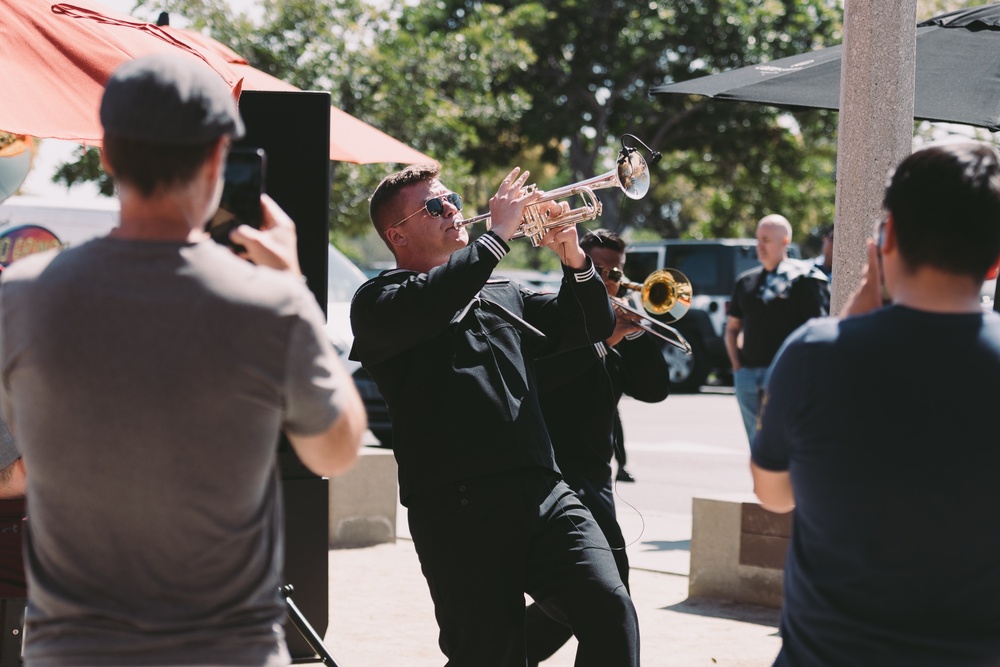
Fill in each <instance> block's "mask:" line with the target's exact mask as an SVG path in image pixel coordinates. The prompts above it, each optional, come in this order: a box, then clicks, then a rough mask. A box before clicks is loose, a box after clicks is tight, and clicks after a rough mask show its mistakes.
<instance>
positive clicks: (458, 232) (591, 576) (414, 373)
mask: <svg viewBox="0 0 1000 667" xmlns="http://www.w3.org/2000/svg"><path fill="white" fill-rule="evenodd" d="M439 170H440V167H439V166H438V165H436V164H435V165H417V166H412V167H408V168H407V169H404V170H403V171H401V172H398V173H396V174H393V175H391V176H389V177H387V178H386V179H384V180H383V181H382V183H380V184H379V186H378V188H377V189H376V190H375V193H374V194H373V195H372V199H371V207H370V213H371V218H372V223H373V224H374V226H375V229H376V230H377V231H378V233H379V235H380V236H381V237H382V239H383V241H384V242H385V243H386V245H387V246H388V247H389V249H390V250H392V252H393V254H394V255H395V257H396V264H397V267H398V268H396V269H393V270H390V271H386V272H384V273H382V274H381V275H379V276H378V277H376V278H374V279H373V280H371V281H369V282H368V283H366V284H365V285H363V286H362V287H361V288H360V289H359V290H358V292H357V294H356V295H355V296H354V300H353V302H352V304H351V323H352V326H353V328H354V335H355V340H354V349H353V354H355V355H356V356H357V358H358V359H360V360H361V362H362V363H363V364H364V365H365V367H366V368H367V369H368V371H369V372H370V373H371V375H372V377H373V378H374V379H375V382H376V383H378V386H379V390H380V391H381V393H382V395H383V396H384V397H385V401H386V404H387V405H388V408H389V414H390V416H391V418H392V429H393V432H392V437H393V448H394V452H395V455H396V461H397V463H398V464H399V493H400V499H401V501H402V503H403V504H404V505H406V507H407V510H408V511H407V517H408V521H409V525H410V534H411V536H412V537H413V543H414V546H415V547H416V550H417V554H418V556H419V558H420V565H421V569H422V570H423V573H424V576H425V578H426V579H427V582H428V586H429V588H430V592H431V597H432V598H433V600H434V608H435V615H436V617H437V621H438V626H439V627H440V636H439V644H440V646H441V650H442V651H443V652H444V654H445V655H446V656H447V657H448V665H449V666H450V667H482V666H483V665H491V666H505V667H506V666H510V667H515V666H516V667H524V665H525V661H526V658H525V640H524V614H525V605H524V594H525V593H528V594H529V595H531V597H532V598H533V599H534V600H535V601H537V602H538V603H539V604H540V605H542V606H543V607H544V608H545V609H546V610H547V611H550V612H551V613H552V614H553V615H556V616H559V617H564V618H567V619H568V622H569V624H570V626H571V627H572V629H573V632H574V633H575V634H576V636H577V638H578V639H579V642H580V643H579V648H578V657H577V663H576V664H577V665H594V666H598V665H599V666H602V667H607V666H609V665H615V666H618V665H621V666H625V667H627V666H633V665H638V664H639V662H638V661H639V639H638V622H637V619H636V614H635V607H634V606H633V605H632V601H631V599H630V598H629V595H628V592H627V590H626V589H625V586H624V584H623V582H622V580H621V576H620V575H619V574H618V570H617V568H616V565H615V560H614V558H613V556H612V554H611V551H610V548H609V546H608V541H607V539H606V538H605V537H604V534H603V533H602V532H601V529H600V528H599V527H598V525H597V523H596V522H595V521H594V519H593V517H592V515H591V513H590V511H589V510H587V508H586V507H585V506H584V505H583V504H581V502H580V500H579V499H578V498H577V496H576V495H575V494H574V493H573V492H572V491H571V490H570V488H569V487H568V486H567V485H566V483H565V482H564V481H562V479H561V478H560V475H559V473H558V468H557V467H556V463H555V457H554V454H553V451H552V443H551V442H550V440H549V435H548V432H547V431H546V428H545V422H544V420H543V417H542V411H541V408H540V407H539V404H538V391H537V387H536V383H535V365H534V360H535V358H537V357H540V356H544V355H548V354H552V353H556V352H560V351H563V350H567V349H572V348H575V347H583V346H588V345H591V344H592V343H594V342H597V341H600V340H604V339H606V338H607V337H608V336H609V335H611V332H612V331H613V329H614V325H615V318H614V314H613V312H612V310H611V305H610V302H609V300H608V294H607V291H606V290H605V288H604V284H603V283H602V282H601V279H600V277H599V276H598V275H597V273H596V272H595V271H594V266H593V263H592V262H591V261H590V259H589V258H588V257H587V256H586V255H585V254H584V252H583V251H582V250H581V249H580V246H579V243H578V241H577V236H576V229H575V227H573V226H570V227H563V228H562V229H557V230H551V231H549V232H548V234H547V235H546V236H545V238H544V239H543V240H542V244H543V245H547V246H549V247H550V248H551V249H552V250H554V251H555V252H556V253H557V254H558V255H559V258H560V260H561V262H562V264H563V276H564V277H563V283H562V288H561V289H560V291H559V294H558V295H553V294H537V293H533V292H530V291H527V290H523V289H520V288H519V287H518V286H517V285H515V284H513V283H511V282H510V281H508V280H504V279H499V278H498V279H492V278H491V276H492V273H493V270H494V269H495V268H496V266H497V264H498V263H499V262H500V260H501V259H503V257H504V256H505V255H506V254H507V252H508V249H509V247H508V245H507V241H508V240H509V239H510V238H511V237H512V236H513V234H514V233H515V231H517V229H518V227H519V226H520V223H521V215H522V212H523V210H524V208H525V207H526V206H530V205H532V204H535V203H536V202H537V201H538V199H539V197H540V195H539V194H538V193H537V192H535V193H530V192H529V191H528V189H526V188H525V187H524V185H525V181H526V178H527V176H528V174H527V172H525V173H524V174H520V175H519V173H518V172H519V170H518V169H515V170H514V171H512V172H511V173H510V174H509V175H508V176H507V178H506V179H505V180H504V181H503V183H502V184H501V185H500V188H499V189H498V191H497V193H496V195H494V196H493V198H492V199H491V200H490V213H491V216H492V229H491V231H488V232H486V233H485V234H483V235H482V236H480V237H479V238H478V239H476V241H475V242H472V243H470V242H469V236H468V232H467V231H466V230H465V228H464V227H462V226H461V225H456V224H455V223H456V222H460V221H461V220H462V216H461V213H460V211H461V207H462V199H461V197H459V196H458V195H456V194H455V193H453V192H451V191H450V190H449V189H448V188H446V187H445V186H444V185H443V184H442V183H441V181H440V180H439V178H438V174H439ZM545 208H546V209H547V210H548V211H549V212H552V213H556V214H557V213H558V212H559V206H558V205H556V204H553V203H552V202H549V203H548V205H546V206H545ZM553 209H554V210H553Z"/></svg>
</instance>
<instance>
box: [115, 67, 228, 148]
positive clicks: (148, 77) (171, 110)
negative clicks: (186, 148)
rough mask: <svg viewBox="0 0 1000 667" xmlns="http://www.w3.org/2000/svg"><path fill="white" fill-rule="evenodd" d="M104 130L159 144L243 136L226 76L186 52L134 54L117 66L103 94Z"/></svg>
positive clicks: (184, 143)
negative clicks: (151, 54)
mask: <svg viewBox="0 0 1000 667" xmlns="http://www.w3.org/2000/svg"><path fill="white" fill-rule="evenodd" d="M101 125H103V126H104V132H105V133H106V134H111V135H114V136H118V137H123V138H125V139H133V140H136V141H147V142H150V143H157V144H170V145H196V144H206V143H209V142H211V141H215V140H216V139H218V138H219V137H221V136H224V135H229V136H232V137H234V138H237V139H238V138H240V137H242V136H243V133H244V128H243V121H242V120H241V119H240V114H239V111H237V109H236V100H235V99H234V98H233V95H232V92H231V91H230V90H229V86H227V85H226V82H225V80H224V79H223V78H222V77H221V76H220V75H219V74H218V73H216V72H215V70H213V69H212V68H211V67H209V66H208V65H207V64H206V63H204V62H201V61H200V60H198V59H197V58H195V57H193V56H189V55H187V54H180V53H178V54H176V55H175V54H170V55H168V54H158V55H153V56H145V57H142V58H136V59H135V60H130V61H129V62H127V63H125V64H124V65H121V66H120V67H118V69H116V70H115V71H114V73H113V74H112V75H111V78H110V79H108V83H107V84H106V85H105V87H104V97H103V98H102V99H101Z"/></svg>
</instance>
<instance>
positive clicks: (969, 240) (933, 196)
mask: <svg viewBox="0 0 1000 667" xmlns="http://www.w3.org/2000/svg"><path fill="white" fill-rule="evenodd" d="M883 206H884V208H885V209H886V211H888V212H889V213H890V214H891V215H892V219H893V221H894V223H895V224H894V228H895V231H896V238H897V242H898V243H899V252H900V257H901V258H902V260H903V262H904V264H905V265H906V267H907V268H909V269H910V270H911V271H912V270H915V269H918V268H920V267H922V266H931V267H934V268H937V269H939V270H942V271H947V272H949V273H954V274H959V275H969V276H972V277H973V278H975V279H976V280H982V279H983V278H984V277H985V276H986V272H987V271H988V270H989V268H990V267H991V266H992V265H993V263H994V262H996V260H997V257H998V256H1000V156H998V155H997V152H996V150H994V149H993V148H992V147H990V146H989V145H987V144H984V143H979V142H963V143H958V144H946V145H941V146H932V147H930V148H924V149H922V150H919V151H917V152H915V153H913V154H912V155H910V156H908V157H907V158H906V159H904V160H903V161H902V162H901V163H900V164H899V166H898V167H897V168H896V170H895V172H893V174H892V176H890V178H889V181H888V183H887V185H886V188H885V198H884V200H883Z"/></svg>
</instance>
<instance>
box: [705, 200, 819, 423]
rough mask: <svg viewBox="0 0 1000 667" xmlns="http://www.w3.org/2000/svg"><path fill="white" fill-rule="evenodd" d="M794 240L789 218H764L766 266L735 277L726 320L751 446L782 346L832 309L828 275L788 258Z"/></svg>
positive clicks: (761, 241)
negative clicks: (768, 379)
mask: <svg viewBox="0 0 1000 667" xmlns="http://www.w3.org/2000/svg"><path fill="white" fill-rule="evenodd" d="M791 240H792V226H791V224H789V222H788V220H787V219H786V218H785V217H784V216H781V215H776V214H772V215H766V216H764V217H763V218H761V219H760V222H758V223H757V259H759V260H760V264H761V265H760V266H758V267H757V268H755V269H750V270H749V271H746V272H744V273H741V274H740V275H739V276H738V277H737V278H736V285H735V287H734V288H733V298H732V300H731V301H730V305H729V314H728V317H727V318H726V336H725V340H726V352H727V353H728V354H729V361H730V363H732V366H733V381H734V385H735V389H736V402H737V403H738V404H739V406H740V413H741V415H742V417H743V426H744V427H745V428H746V432H747V439H748V440H749V441H750V442H753V437H754V433H755V432H756V430H757V406H758V403H759V400H760V393H761V391H762V390H763V388H764V378H765V376H766V375H767V369H768V367H769V366H770V365H771V361H772V360H773V359H774V356H775V355H776V354H777V352H778V348H780V347H781V344H782V343H784V342H785V338H787V337H788V335H789V334H790V333H792V332H793V331H795V330H796V329H797V328H799V327H800V326H801V325H802V324H804V323H805V322H806V321H808V320H809V319H811V318H813V317H823V316H826V315H828V314H829V310H830V285H829V283H828V281H827V278H826V276H825V275H824V274H823V272H822V271H820V270H819V269H818V268H816V266H815V265H814V264H812V263H810V262H805V261H802V260H797V259H789V257H788V244H789V243H790V242H791ZM741 334H742V336H741Z"/></svg>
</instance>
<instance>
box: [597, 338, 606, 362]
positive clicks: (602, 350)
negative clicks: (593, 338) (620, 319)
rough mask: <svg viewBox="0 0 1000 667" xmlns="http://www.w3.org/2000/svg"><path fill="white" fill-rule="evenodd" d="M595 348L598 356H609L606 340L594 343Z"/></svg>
mask: <svg viewBox="0 0 1000 667" xmlns="http://www.w3.org/2000/svg"><path fill="white" fill-rule="evenodd" d="M594 349H595V350H597V356H598V357H600V358H601V359H603V358H604V357H606V356H608V346H607V345H605V344H604V341H601V342H599V343H594Z"/></svg>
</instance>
